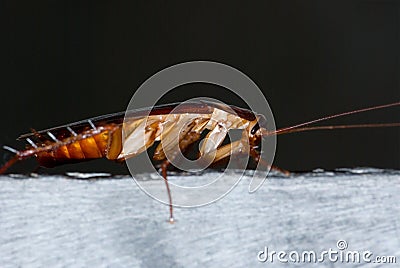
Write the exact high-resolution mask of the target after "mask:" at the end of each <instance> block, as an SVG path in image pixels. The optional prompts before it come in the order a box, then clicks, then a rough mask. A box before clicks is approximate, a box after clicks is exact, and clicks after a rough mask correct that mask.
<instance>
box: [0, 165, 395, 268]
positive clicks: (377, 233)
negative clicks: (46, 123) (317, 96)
mask: <svg viewBox="0 0 400 268" xmlns="http://www.w3.org/2000/svg"><path fill="white" fill-rule="evenodd" d="M91 176H93V174H80V173H70V174H69V177H68V176H43V175H41V176H39V177H36V178H29V177H24V176H21V175H13V176H10V175H8V176H1V177H0V230H1V233H0V267H254V266H260V267H262V266H264V267H265V266H269V267H270V266H273V267H279V266H282V265H285V264H283V263H280V262H279V261H277V260H276V259H275V260H274V262H273V263H271V262H270V259H269V260H267V261H266V262H265V263H262V262H259V261H258V259H257V255H258V253H259V252H260V251H262V250H264V249H265V247H268V250H270V251H286V252H288V253H289V252H290V251H298V252H299V253H302V251H304V250H308V251H310V250H313V251H315V252H317V253H319V252H321V251H323V250H328V249H329V248H332V249H333V250H337V245H336V244H337V241H338V240H345V241H346V242H347V245H348V248H347V250H353V251H366V250H368V251H371V252H372V253H373V254H374V255H373V256H376V255H381V256H382V255H387V256H396V257H397V265H398V263H399V262H400V171H393V170H379V169H371V168H358V169H352V170H350V169H341V170H337V171H335V172H324V171H322V170H319V171H315V172H311V173H307V174H300V175H295V176H291V177H284V176H279V174H278V175H274V176H272V177H270V178H269V180H268V181H267V182H266V183H265V184H264V185H263V186H262V188H260V189H259V190H258V191H257V192H256V193H254V194H249V193H248V191H247V190H248V188H247V187H248V183H249V177H248V176H245V177H244V178H243V180H242V181H241V182H240V183H239V184H238V186H237V187H236V188H235V189H234V190H233V191H232V192H230V193H229V194H228V195H227V196H226V197H225V198H223V199H221V200H220V201H218V202H216V203H213V204H211V205H207V206H204V207H200V208H194V209H193V208H192V209H183V208H176V209H175V216H176V218H177V222H176V223H175V224H169V223H167V222H166V220H167V218H168V208H167V206H165V205H163V204H161V203H159V202H157V201H155V200H153V199H151V198H149V197H148V196H147V195H146V194H144V193H143V192H142V191H141V190H140V189H139V188H138V187H137V185H136V184H135V183H134V182H133V180H132V179H131V178H128V177H117V178H106V177H107V174H94V176H96V177H100V178H102V177H103V179H96V180H93V179H89V180H88V179H87V178H89V177H91ZM207 176H209V174H208V173H205V174H202V175H201V174H200V175H197V176H195V177H193V176H192V178H191V177H190V176H187V175H181V176H176V178H175V179H178V180H179V179H182V180H184V179H195V180H201V179H203V178H205V177H207ZM71 177H78V178H80V180H76V179H71ZM142 183H149V184H151V183H153V182H152V180H148V181H144V182H142ZM160 191H164V188H163V189H160ZM289 262H290V261H289ZM292 265H293V266H296V267H302V266H306V267H343V266H346V267H353V266H363V267H370V266H373V267H375V266H378V265H377V264H371V263H369V264H366V263H363V262H361V263H359V264H358V263H357V264H356V265H355V264H353V263H351V264H343V263H340V262H339V263H338V262H336V263H333V262H330V261H327V260H325V262H323V263H317V264H311V265H310V264H309V263H307V264H304V263H296V264H294V263H292ZM285 266H286V265H285ZM395 266H396V264H392V265H389V264H388V265H386V266H385V267H395Z"/></svg>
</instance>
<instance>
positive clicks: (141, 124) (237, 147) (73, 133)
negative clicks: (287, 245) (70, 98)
mask: <svg viewBox="0 0 400 268" xmlns="http://www.w3.org/2000/svg"><path fill="white" fill-rule="evenodd" d="M399 105H400V102H395V103H390V104H385V105H379V106H374V107H368V108H363V109H359V110H353V111H349V112H344V113H339V114H335V115H330V116H326V117H323V118H319V119H316V120H312V121H307V122H304V123H301V124H297V125H294V126H290V127H285V128H281V129H278V130H275V131H268V130H266V129H265V128H263V127H260V125H261V120H265V119H264V117H263V116H262V115H259V114H256V113H254V112H252V111H249V110H247V109H243V108H239V107H236V106H231V105H226V104H222V103H217V102H211V101H194V102H185V103H182V104H180V103H174V104H168V105H161V106H155V107H151V108H144V109H139V110H133V111H128V112H127V113H125V112H121V113H115V114H109V115H104V116H99V117H95V118H91V119H87V120H83V121H79V122H76V123H72V124H68V125H63V126H59V127H55V128H50V129H46V130H42V131H33V132H32V133H28V134H24V135H21V136H20V137H19V138H18V139H19V140H26V141H27V143H28V145H27V147H26V149H25V150H20V151H18V150H15V149H13V148H11V147H8V146H4V149H7V150H9V151H11V152H13V153H14V154H15V155H14V156H13V157H12V158H11V159H10V160H8V162H6V163H5V164H4V165H3V166H2V167H1V168H0V174H2V173H4V172H5V171H6V170H7V169H8V168H9V167H10V166H12V165H13V164H14V163H16V162H17V161H21V160H24V159H26V158H29V157H32V156H35V157H36V159H37V160H38V163H39V165H40V166H44V167H54V166H56V165H61V164H66V163H73V162H79V161H86V160H91V159H97V158H104V157H105V158H107V159H109V160H115V161H123V160H125V159H128V158H130V157H134V156H136V155H138V154H140V153H143V152H144V151H146V150H147V149H148V148H149V147H151V146H152V145H153V144H154V143H155V142H156V141H162V140H168V142H167V143H166V144H167V145H166V146H165V145H164V146H161V143H160V144H159V145H158V146H157V147H156V149H155V152H154V155H153V158H154V159H155V160H158V161H162V164H161V173H162V176H163V178H164V181H165V184H166V187H167V192H168V198H169V208H170V209H169V210H170V222H173V209H172V197H171V192H170V189H169V185H168V180H167V169H168V166H169V165H170V162H169V160H167V157H166V155H169V156H171V155H174V154H175V153H176V152H175V151H173V150H176V148H179V149H180V150H181V151H182V152H183V151H185V149H187V148H188V147H189V146H190V145H192V144H193V143H195V142H196V141H198V140H199V139H200V137H201V134H202V132H203V131H205V130H207V131H209V132H208V134H207V135H206V137H205V139H204V142H203V143H202V145H201V146H200V148H199V151H200V155H202V156H204V155H205V156H207V155H208V154H211V153H212V154H215V158H214V162H217V161H220V160H222V159H224V158H227V157H229V156H231V155H232V154H238V153H246V154H247V155H249V156H251V157H252V158H253V159H254V160H255V161H256V162H259V161H263V160H262V159H260V153H259V151H258V150H257V146H258V145H259V143H260V141H261V138H262V137H266V136H272V135H281V134H285V133H293V132H301V131H311V130H326V129H339V128H366V127H398V126H400V123H386V124H359V125H333V126H309V125H311V124H314V123H317V122H321V121H326V120H329V119H333V118H337V117H341V116H345V115H350V114H356V113H361V112H366V111H371V110H377V109H383V108H388V107H392V106H399ZM124 116H125V118H128V121H127V123H125V124H127V126H126V127H127V129H128V131H127V132H128V134H127V138H126V140H125V143H126V144H125V146H123V144H122V129H123V122H124ZM259 123H260V124H259ZM143 128H144V129H145V131H144V132H143ZM222 128H223V129H225V130H226V131H221V129H222ZM182 129H184V131H183V132H184V133H182ZM231 129H239V130H241V131H242V133H243V134H242V138H241V139H239V140H237V141H233V142H232V143H230V144H225V145H223V144H222V142H223V141H224V139H225V137H226V134H227V131H229V130H231ZM138 133H141V134H142V133H144V135H145V138H144V141H145V142H144V144H143V139H135V136H137V135H138ZM138 140H140V142H138ZM244 143H246V144H248V145H249V146H243V144H244ZM244 150H245V151H244ZM266 164H267V165H269V163H266Z"/></svg>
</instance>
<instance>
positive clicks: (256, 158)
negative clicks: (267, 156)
mask: <svg viewBox="0 0 400 268" xmlns="http://www.w3.org/2000/svg"><path fill="white" fill-rule="evenodd" d="M250 156H251V157H252V158H253V159H254V161H256V162H257V163H260V164H261V165H263V166H265V167H266V168H269V169H271V170H275V171H278V172H280V173H283V174H285V175H286V176H290V171H288V170H286V169H283V168H279V167H277V166H272V165H270V164H268V163H267V162H265V161H264V160H263V159H261V156H260V153H259V152H257V151H256V149H255V148H254V147H250Z"/></svg>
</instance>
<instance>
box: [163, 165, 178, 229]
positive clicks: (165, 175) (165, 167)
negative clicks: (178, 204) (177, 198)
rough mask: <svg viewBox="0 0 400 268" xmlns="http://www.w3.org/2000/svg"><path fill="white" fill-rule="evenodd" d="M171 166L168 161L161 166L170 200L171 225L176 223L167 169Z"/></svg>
mask: <svg viewBox="0 0 400 268" xmlns="http://www.w3.org/2000/svg"><path fill="white" fill-rule="evenodd" d="M169 165H170V162H169V161H168V160H165V161H163V162H162V164H161V173H162V176H163V178H164V182H165V186H166V187H167V193H168V200H169V223H174V222H175V220H174V216H173V207H172V196H171V190H170V189H169V183H168V178H167V169H168V166H169Z"/></svg>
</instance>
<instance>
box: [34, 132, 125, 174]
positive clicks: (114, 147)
mask: <svg viewBox="0 0 400 268" xmlns="http://www.w3.org/2000/svg"><path fill="white" fill-rule="evenodd" d="M62 143H63V141H62V140H61V141H60V144H62ZM121 150H122V144H121V129H120V128H117V129H115V130H112V131H110V130H104V131H102V132H100V133H99V134H95V135H93V136H90V135H89V136H88V137H85V138H84V139H79V140H76V141H73V142H71V143H70V144H67V145H61V146H59V147H57V146H55V149H54V150H52V151H48V152H40V153H38V154H37V158H38V161H39V163H40V165H42V166H45V167H53V166H56V165H60V164H65V163H74V162H80V161H85V160H91V159H97V158H102V157H107V158H108V159H111V160H114V159H116V158H117V157H118V155H119V154H120V152H121Z"/></svg>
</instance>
